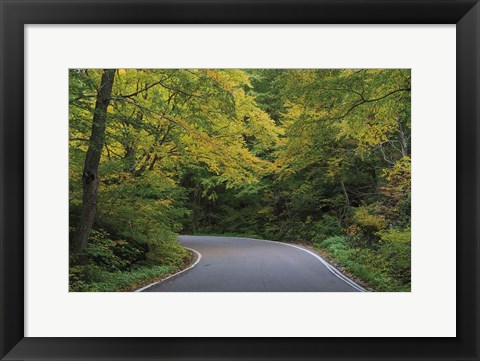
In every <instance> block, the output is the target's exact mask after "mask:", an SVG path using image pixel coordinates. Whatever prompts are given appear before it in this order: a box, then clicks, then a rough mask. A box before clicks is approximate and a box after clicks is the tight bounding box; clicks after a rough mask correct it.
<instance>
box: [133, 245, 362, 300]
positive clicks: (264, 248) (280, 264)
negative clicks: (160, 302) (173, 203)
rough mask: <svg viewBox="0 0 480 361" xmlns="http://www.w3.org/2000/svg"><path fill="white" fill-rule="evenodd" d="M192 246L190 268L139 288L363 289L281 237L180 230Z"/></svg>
mask: <svg viewBox="0 0 480 361" xmlns="http://www.w3.org/2000/svg"><path fill="white" fill-rule="evenodd" d="M179 241H180V243H181V244H182V245H183V246H185V247H188V248H190V249H193V250H195V251H197V252H198V253H199V254H200V255H201V257H199V261H198V263H197V264H196V265H195V266H194V267H192V268H190V269H189V270H187V271H185V272H182V273H179V274H178V275H176V276H173V277H171V278H169V279H166V280H164V281H161V282H159V283H156V284H153V285H151V286H147V288H144V289H142V290H141V291H143V292H358V291H362V290H363V289H362V288H361V287H360V286H358V285H357V284H355V283H354V282H353V281H352V280H350V279H348V278H347V277H345V276H344V275H342V274H341V273H340V272H338V271H337V270H336V269H335V268H333V267H332V266H330V265H329V264H328V263H326V262H325V261H324V260H323V259H322V258H320V257H319V256H318V255H316V254H314V253H312V252H311V251H309V250H306V249H304V248H301V247H299V246H295V245H289V244H285V243H278V242H271V241H262V240H256V239H251V238H235V237H213V236H181V237H179Z"/></svg>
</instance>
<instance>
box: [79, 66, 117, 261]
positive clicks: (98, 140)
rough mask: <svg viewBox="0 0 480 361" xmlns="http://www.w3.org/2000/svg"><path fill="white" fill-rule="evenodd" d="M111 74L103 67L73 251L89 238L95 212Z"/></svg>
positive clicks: (112, 72)
mask: <svg viewBox="0 0 480 361" xmlns="http://www.w3.org/2000/svg"><path fill="white" fill-rule="evenodd" d="M114 75H115V70H114V69H105V70H104V71H103V74H102V80H101V82H100V88H99V90H98V93H97V101H96V103H95V112H94V113H93V122H92V134H91V135H90V144H89V146H88V150H87V155H86V157H85V165H84V167H83V174H82V183H83V199H82V210H81V214H80V220H79V222H78V225H77V230H76V233H75V236H74V239H73V247H74V250H75V251H76V252H81V251H83V250H84V249H85V247H86V246H87V243H88V237H89V236H90V232H91V230H92V225H93V221H94V219H95V213H96V211H97V191H98V185H99V178H98V165H99V163H100V157H101V155H102V149H103V146H104V144H105V121H106V118H107V108H108V104H109V103H110V97H111V95H112V87H113V78H114Z"/></svg>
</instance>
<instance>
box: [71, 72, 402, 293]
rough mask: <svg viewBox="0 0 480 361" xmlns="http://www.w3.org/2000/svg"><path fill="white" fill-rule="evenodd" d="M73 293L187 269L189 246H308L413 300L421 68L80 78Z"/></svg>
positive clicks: (74, 136)
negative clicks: (415, 93)
mask: <svg viewBox="0 0 480 361" xmlns="http://www.w3.org/2000/svg"><path fill="white" fill-rule="evenodd" d="M69 81H70V92H69V105H70V126H69V133H70V134H69V135H70V139H69V145H70V146H69V152H70V174H69V177H70V290H71V291H117V290H132V289H133V288H135V287H136V286H138V287H140V286H141V285H144V284H146V283H148V282H150V281H152V280H157V279H161V278H162V277H165V276H166V275H168V274H171V273H173V272H176V271H178V270H180V269H182V268H184V267H186V265H188V264H189V262H190V261H191V255H190V253H189V252H188V251H187V250H186V249H184V248H183V247H181V246H180V245H179V244H178V242H177V241H176V238H177V235H178V234H182V233H183V234H209V235H230V236H232V235H234V236H246V237H252V238H264V239H270V240H275V241H285V242H300V243H303V244H306V245H308V246H310V247H312V248H313V249H316V250H317V251H318V252H320V253H322V254H325V255H326V257H327V258H329V259H330V260H331V261H332V262H333V263H335V264H336V265H337V266H338V267H339V268H340V269H343V270H344V271H346V272H347V273H350V274H352V275H353V276H355V277H357V278H358V279H359V280H361V281H362V283H363V284H365V285H367V286H368V287H369V288H371V289H373V290H376V291H409V290H410V282H411V281H410V280H411V274H410V270H411V255H410V254H411V247H410V244H411V241H410V233H411V231H410V224H411V222H410V192H411V189H410V177H411V175H410V128H411V125H410V71H409V70H405V69H368V70H367V69H335V70H281V69H280V70H272V69H254V70H238V69H224V70H222V69H216V70H211V69H198V70H197V69H191V70H181V69H168V70H137V69H107V70H101V69H90V70H85V69H73V70H71V71H70V79H69Z"/></svg>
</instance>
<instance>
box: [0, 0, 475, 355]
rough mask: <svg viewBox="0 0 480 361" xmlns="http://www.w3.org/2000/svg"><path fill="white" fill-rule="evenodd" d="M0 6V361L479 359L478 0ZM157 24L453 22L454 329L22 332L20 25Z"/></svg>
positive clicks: (56, 0)
mask: <svg viewBox="0 0 480 361" xmlns="http://www.w3.org/2000/svg"><path fill="white" fill-rule="evenodd" d="M0 13H1V57H0V60H1V74H0V79H1V123H0V136H1V148H0V149H1V157H0V161H1V169H0V177H1V181H0V197H1V198H0V199H1V208H0V220H1V243H0V247H1V248H0V257H1V259H0V262H1V263H0V266H1V269H0V270H1V274H0V275H1V296H0V297H1V300H0V302H1V308H0V323H1V329H0V332H1V336H0V357H1V358H2V360H107V359H108V360H146V359H149V360H150V359H151V360H297V361H298V360H478V359H479V312H478V301H479V226H478V223H479V195H480V193H479V182H478V181H479V171H480V167H479V139H480V137H479V135H480V134H479V124H480V119H479V113H480V111H479V96H480V92H479V77H480V71H479V68H480V56H479V54H480V32H479V31H480V5H479V3H478V0H458V1H455V0H426V1H422V0H415V1H412V0H404V1H399V0H393V1H388V0H368V1H367V0H337V1H335V0H298V1H295V0H272V1H268V0H257V1H255V0H242V1H240V0H234V1H221V0H197V1H192V0H176V1H174V0H140V1H126V0H123V1H122V0H111V1H108V0H99V1H90V0H77V1H68V0H46V1H37V0H24V1H21V0H0ZM158 23H160V24H161V23H168V24H171V23H191V24H203V23H209V24H216V23H237V24H259V23H263V24H317V23H320V24H321V23H324V24H390V23H391V24H456V29H457V33H456V40H457V44H456V46H457V54H456V55H457V57H456V59H457V98H456V102H457V119H456V122H457V123H456V125H457V135H456V137H457V138H456V141H457V149H456V151H457V209H456V210H457V218H456V225H457V269H456V277H457V337H455V338H288V339H279V338H238V339H237V338H218V339H211V338H108V337H105V338H27V337H24V317H25V316H24V296H25V295H24V242H23V239H24V200H25V196H24V146H25V144H24V125H23V114H24V113H23V112H24V62H23V60H24V25H25V24H158ZM432 126H434V125H432ZM48 166H54V165H47V168H48ZM439 317H441V315H439ZM346 327H348V325H346ZM412 327H414V325H412ZM59 334H61V330H59Z"/></svg>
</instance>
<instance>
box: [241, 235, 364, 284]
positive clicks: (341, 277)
mask: <svg viewBox="0 0 480 361" xmlns="http://www.w3.org/2000/svg"><path fill="white" fill-rule="evenodd" d="M244 239H251V240H254V241H261V242H271V243H277V244H283V245H284V246H290V247H293V248H297V249H299V250H301V251H304V252H307V253H310V254H311V255H312V256H314V257H315V258H317V259H318V260H319V261H320V262H322V263H323V265H324V266H325V267H326V268H327V269H328V270H329V271H330V272H332V273H333V274H334V275H335V276H337V277H338V278H340V279H341V280H342V281H343V282H345V283H347V284H348V285H350V286H351V287H353V288H355V289H356V290H357V291H360V292H368V291H367V290H366V289H365V288H363V287H362V286H360V285H359V284H357V283H356V282H355V281H353V280H351V279H350V278H348V277H347V276H345V275H344V274H343V273H341V272H340V271H339V270H337V269H336V268H335V267H333V266H332V265H331V264H330V263H328V262H327V261H325V260H324V259H323V258H322V257H320V256H319V255H318V254H315V253H313V252H312V251H310V250H308V249H305V248H303V247H300V246H297V245H295V244H290V243H283V242H277V241H270V240H267V239H256V238H244Z"/></svg>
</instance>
